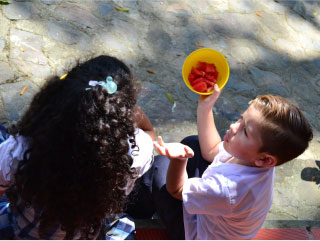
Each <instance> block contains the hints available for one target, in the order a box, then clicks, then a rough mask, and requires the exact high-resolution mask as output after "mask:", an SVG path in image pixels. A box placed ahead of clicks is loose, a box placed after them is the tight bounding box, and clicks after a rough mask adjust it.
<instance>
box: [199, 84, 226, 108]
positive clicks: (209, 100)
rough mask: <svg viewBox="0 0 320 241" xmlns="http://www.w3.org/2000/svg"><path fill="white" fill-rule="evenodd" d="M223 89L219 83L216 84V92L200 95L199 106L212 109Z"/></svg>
mask: <svg viewBox="0 0 320 241" xmlns="http://www.w3.org/2000/svg"><path fill="white" fill-rule="evenodd" d="M220 93H221V91H220V89H219V87H218V85H217V84H215V85H214V92H213V94H212V95H200V98H199V101H198V108H205V109H210V110H211V109H212V107H213V106H214V104H215V103H216V101H217V99H218V98H219V95H220Z"/></svg>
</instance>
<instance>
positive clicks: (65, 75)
mask: <svg viewBox="0 0 320 241" xmlns="http://www.w3.org/2000/svg"><path fill="white" fill-rule="evenodd" d="M67 75H68V74H64V75H62V76H61V77H60V79H65V78H66V77H67Z"/></svg>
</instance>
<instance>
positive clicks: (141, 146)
mask: <svg viewBox="0 0 320 241" xmlns="http://www.w3.org/2000/svg"><path fill="white" fill-rule="evenodd" d="M135 140H136V146H135V147H134V148H133V149H132V148H131V143H129V147H130V148H129V154H130V155H131V157H132V159H133V163H132V165H131V167H133V168H135V169H136V171H137V174H138V176H137V178H139V177H141V176H142V175H143V174H145V173H146V172H147V171H148V170H149V169H150V168H151V166H152V164H153V161H154V158H153V141H152V139H151V137H150V136H149V135H148V134H147V133H145V132H144V131H143V130H141V129H138V128H137V129H136V131H135ZM135 180H136V179H129V180H128V182H127V187H126V194H127V195H128V194H129V193H130V192H131V191H132V189H133V187H134V183H135Z"/></svg>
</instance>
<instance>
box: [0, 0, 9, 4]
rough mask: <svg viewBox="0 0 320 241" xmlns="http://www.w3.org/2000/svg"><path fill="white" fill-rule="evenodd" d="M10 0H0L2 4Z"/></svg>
mask: <svg viewBox="0 0 320 241" xmlns="http://www.w3.org/2000/svg"><path fill="white" fill-rule="evenodd" d="M9 3H10V0H0V4H9Z"/></svg>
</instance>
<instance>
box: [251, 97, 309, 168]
mask: <svg viewBox="0 0 320 241" xmlns="http://www.w3.org/2000/svg"><path fill="white" fill-rule="evenodd" d="M249 104H250V106H251V105H252V106H253V107H254V108H256V109H257V110H259V111H260V112H261V113H262V118H263V119H262V121H261V125H260V130H259V131H260V133H261V139H262V143H263V144H262V147H261V148H260V152H267V153H269V154H271V155H273V156H275V157H277V159H278V163H277V166H278V165H281V164H283V163H285V162H287V161H290V160H292V159H294V158H295V157H297V156H299V155H300V154H302V153H303V152H304V151H305V150H306V149H307V148H308V145H309V141H311V140H312V138H313V133H312V128H311V126H310V124H309V122H308V120H307V119H306V117H305V116H304V114H303V113H302V111H301V110H300V109H299V108H298V107H297V106H296V105H295V104H293V103H291V102H290V101H288V100H287V99H285V98H283V97H280V96H272V95H261V96H258V97H257V98H255V99H254V100H252V101H250V102H249Z"/></svg>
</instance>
